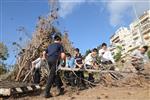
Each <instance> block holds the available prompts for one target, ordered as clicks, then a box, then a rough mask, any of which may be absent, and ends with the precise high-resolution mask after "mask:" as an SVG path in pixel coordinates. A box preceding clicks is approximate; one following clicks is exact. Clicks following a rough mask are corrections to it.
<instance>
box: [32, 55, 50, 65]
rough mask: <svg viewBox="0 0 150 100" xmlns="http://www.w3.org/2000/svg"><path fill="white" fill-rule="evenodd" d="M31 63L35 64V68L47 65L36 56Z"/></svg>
mask: <svg viewBox="0 0 150 100" xmlns="http://www.w3.org/2000/svg"><path fill="white" fill-rule="evenodd" d="M32 63H34V64H35V68H41V66H44V67H48V63H47V61H44V60H43V59H42V58H40V57H39V58H37V59H36V60H34V61H33V62H32Z"/></svg>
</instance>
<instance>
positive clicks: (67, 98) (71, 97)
mask: <svg viewBox="0 0 150 100" xmlns="http://www.w3.org/2000/svg"><path fill="white" fill-rule="evenodd" d="M15 100H16V99H15ZM18 100H150V88H148V87H145V88H143V87H102V86H96V87H93V88H90V89H86V90H82V91H78V92H72V93H70V92H69V91H66V93H65V94H64V95H62V96H56V97H51V98H49V99H45V98H44V97H43V93H42V94H41V95H39V96H27V97H23V98H18Z"/></svg>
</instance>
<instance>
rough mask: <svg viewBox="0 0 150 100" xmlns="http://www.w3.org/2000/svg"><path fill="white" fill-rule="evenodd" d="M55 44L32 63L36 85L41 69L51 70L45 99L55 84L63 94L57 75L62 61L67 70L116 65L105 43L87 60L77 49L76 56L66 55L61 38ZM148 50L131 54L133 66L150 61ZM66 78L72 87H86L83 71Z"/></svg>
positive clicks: (144, 47) (90, 79) (69, 73)
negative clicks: (147, 54) (140, 61)
mask: <svg viewBox="0 0 150 100" xmlns="http://www.w3.org/2000/svg"><path fill="white" fill-rule="evenodd" d="M54 40H55V42H54V43H53V44H50V45H49V46H48V48H47V49H46V51H44V52H42V53H40V56H39V58H37V59H36V60H34V61H33V62H32V72H34V73H33V80H34V83H35V84H39V83H40V77H41V67H45V68H46V69H49V71H48V72H49V75H48V79H47V85H46V90H45V97H46V98H47V97H50V89H51V86H52V84H53V83H54V82H55V84H56V85H57V87H58V89H59V90H60V93H62V92H63V90H64V89H63V88H62V86H63V83H62V81H61V78H60V76H59V73H57V72H56V71H57V68H58V66H59V65H61V63H60V59H62V60H63V62H64V63H63V64H62V65H61V66H63V67H67V68H80V69H95V70H97V69H99V68H100V67H101V65H103V64H106V65H107V64H112V65H113V64H114V63H115V61H114V59H113V56H112V53H111V52H110V50H109V49H108V48H107V44H106V43H103V44H102V45H101V48H100V50H99V51H98V49H96V48H94V49H93V50H92V51H91V52H90V53H89V54H88V55H87V56H86V57H85V58H83V57H82V55H81V53H80V50H79V49H78V48H76V49H75V50H74V55H71V54H70V53H64V49H63V46H62V44H61V38H60V37H59V36H55V37H54ZM147 50H148V47H147V46H143V47H142V48H140V49H138V50H136V51H134V52H133V53H132V54H131V57H132V65H133V66H137V65H138V63H137V61H139V60H142V61H144V62H146V61H149V59H148V57H147V56H146V51H147ZM97 58H100V63H98V61H97ZM135 68H136V69H137V70H139V69H140V70H141V67H140V66H139V67H135ZM142 69H143V68H142ZM110 70H115V67H112V68H110ZM64 76H65V77H67V78H69V82H70V85H71V86H76V85H77V86H79V87H85V81H84V79H85V77H84V72H83V71H80V70H79V71H75V72H73V73H72V72H65V73H64ZM87 80H88V81H89V82H94V77H93V73H88V79H87Z"/></svg>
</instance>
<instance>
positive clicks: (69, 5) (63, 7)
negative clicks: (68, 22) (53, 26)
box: [59, 0, 85, 18]
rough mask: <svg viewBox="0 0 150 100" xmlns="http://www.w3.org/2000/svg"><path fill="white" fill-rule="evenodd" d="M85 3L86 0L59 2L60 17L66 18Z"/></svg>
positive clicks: (64, 0)
mask: <svg viewBox="0 0 150 100" xmlns="http://www.w3.org/2000/svg"><path fill="white" fill-rule="evenodd" d="M84 2H85V0H76V1H75V0H59V6H60V9H59V16H60V17H63V18H65V17H66V16H67V15H68V14H70V13H72V11H73V9H74V8H75V7H76V6H77V5H79V4H81V3H84Z"/></svg>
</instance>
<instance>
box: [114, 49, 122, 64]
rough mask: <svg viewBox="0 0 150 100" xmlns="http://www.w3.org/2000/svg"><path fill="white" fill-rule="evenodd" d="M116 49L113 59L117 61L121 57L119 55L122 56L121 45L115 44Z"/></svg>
mask: <svg viewBox="0 0 150 100" xmlns="http://www.w3.org/2000/svg"><path fill="white" fill-rule="evenodd" d="M116 49H117V52H116V54H115V55H114V59H115V61H116V62H117V61H119V60H120V59H121V56H122V54H121V51H122V47H121V46H117V47H116Z"/></svg>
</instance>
